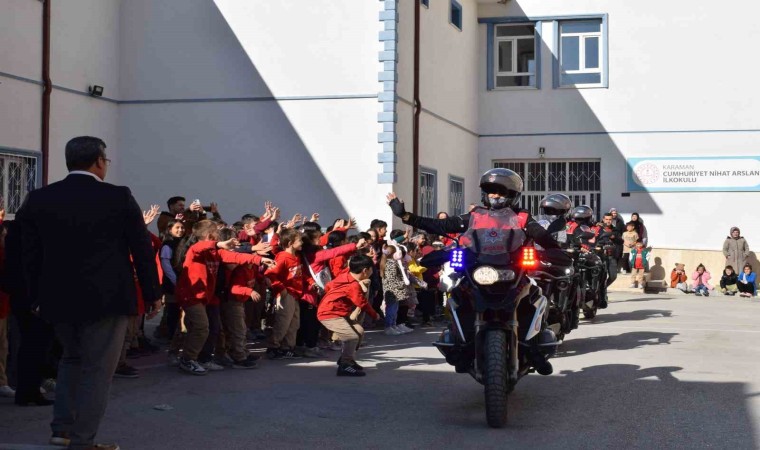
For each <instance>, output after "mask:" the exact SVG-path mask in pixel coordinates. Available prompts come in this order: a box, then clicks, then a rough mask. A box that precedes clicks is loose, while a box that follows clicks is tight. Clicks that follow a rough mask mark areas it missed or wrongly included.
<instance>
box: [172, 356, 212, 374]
mask: <svg viewBox="0 0 760 450" xmlns="http://www.w3.org/2000/svg"><path fill="white" fill-rule="evenodd" d="M179 369H180V370H181V371H183V372H187V373H189V374H192V375H206V374H207V373H208V370H206V369H205V368H204V367H203V366H201V365H200V364H199V363H198V361H196V360H194V359H184V358H180V359H179Z"/></svg>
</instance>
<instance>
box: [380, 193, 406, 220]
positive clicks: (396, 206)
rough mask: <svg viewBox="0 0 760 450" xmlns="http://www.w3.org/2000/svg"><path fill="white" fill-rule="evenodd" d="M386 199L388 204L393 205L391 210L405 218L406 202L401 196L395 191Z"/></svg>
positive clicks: (397, 215)
mask: <svg viewBox="0 0 760 450" xmlns="http://www.w3.org/2000/svg"><path fill="white" fill-rule="evenodd" d="M385 199H386V200H387V202H388V206H390V207H391V211H393V215H394V216H396V217H401V218H403V217H404V215H405V214H406V209H405V208H404V202H403V201H401V199H400V198H398V197H397V196H396V194H395V193H394V192H391V193H390V194H388V195H387V196H386V197H385Z"/></svg>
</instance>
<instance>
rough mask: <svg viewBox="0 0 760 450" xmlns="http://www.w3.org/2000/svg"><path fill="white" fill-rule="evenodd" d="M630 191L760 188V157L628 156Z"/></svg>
mask: <svg viewBox="0 0 760 450" xmlns="http://www.w3.org/2000/svg"><path fill="white" fill-rule="evenodd" d="M627 163H628V167H627V172H628V176H627V178H628V191H630V192H689V191H692V192H694V191H760V157H757V156H705V157H691V158H689V157H654V158H628V159H627Z"/></svg>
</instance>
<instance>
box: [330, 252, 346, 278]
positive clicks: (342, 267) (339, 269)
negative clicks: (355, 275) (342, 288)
mask: <svg viewBox="0 0 760 450" xmlns="http://www.w3.org/2000/svg"><path fill="white" fill-rule="evenodd" d="M344 273H348V257H347V256H336V257H335V258H333V259H331V260H330V274H331V275H332V277H333V280H334V279H336V278H338V277H339V276H341V275H343V274H344Z"/></svg>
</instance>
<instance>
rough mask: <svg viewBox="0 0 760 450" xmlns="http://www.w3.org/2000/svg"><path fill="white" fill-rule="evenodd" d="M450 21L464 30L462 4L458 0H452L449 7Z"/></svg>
mask: <svg viewBox="0 0 760 450" xmlns="http://www.w3.org/2000/svg"><path fill="white" fill-rule="evenodd" d="M449 23H451V24H452V25H454V26H455V27H457V28H458V29H459V31H462V5H461V4H459V2H458V1H457V0H451V6H450V7H449Z"/></svg>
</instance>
